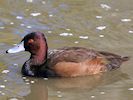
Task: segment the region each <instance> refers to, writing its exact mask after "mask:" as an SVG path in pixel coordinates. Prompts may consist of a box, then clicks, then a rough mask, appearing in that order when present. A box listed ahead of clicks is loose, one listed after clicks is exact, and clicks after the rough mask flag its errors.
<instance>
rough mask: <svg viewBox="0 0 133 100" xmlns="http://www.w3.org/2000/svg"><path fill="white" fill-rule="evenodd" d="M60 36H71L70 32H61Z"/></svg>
mask: <svg viewBox="0 0 133 100" xmlns="http://www.w3.org/2000/svg"><path fill="white" fill-rule="evenodd" d="M60 36H73V34H72V33H61V34H60Z"/></svg>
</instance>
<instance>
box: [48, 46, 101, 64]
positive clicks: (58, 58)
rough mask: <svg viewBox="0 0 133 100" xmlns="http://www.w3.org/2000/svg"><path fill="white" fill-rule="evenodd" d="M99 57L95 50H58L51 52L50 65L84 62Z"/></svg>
mask: <svg viewBox="0 0 133 100" xmlns="http://www.w3.org/2000/svg"><path fill="white" fill-rule="evenodd" d="M98 56H99V53H98V52H97V51H94V50H93V49H86V48H83V47H67V48H61V49H56V50H49V52H48V59H47V60H48V63H49V64H54V65H55V64H57V63H58V62H75V63H79V62H83V61H85V60H87V59H88V60H92V59H94V58H96V57H98Z"/></svg>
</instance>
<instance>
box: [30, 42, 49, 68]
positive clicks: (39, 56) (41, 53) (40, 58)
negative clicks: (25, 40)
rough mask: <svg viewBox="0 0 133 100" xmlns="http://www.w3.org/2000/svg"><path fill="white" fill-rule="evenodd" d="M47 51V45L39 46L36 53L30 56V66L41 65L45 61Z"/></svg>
mask: <svg viewBox="0 0 133 100" xmlns="http://www.w3.org/2000/svg"><path fill="white" fill-rule="evenodd" d="M47 50H48V47H47V44H44V45H41V46H40V48H39V50H37V51H36V53H34V54H31V57H30V60H31V62H32V65H36V66H41V65H43V64H44V63H45V62H46V60H47Z"/></svg>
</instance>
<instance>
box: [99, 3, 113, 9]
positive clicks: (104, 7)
mask: <svg viewBox="0 0 133 100" xmlns="http://www.w3.org/2000/svg"><path fill="white" fill-rule="evenodd" d="M100 6H101V7H102V8H103V9H105V10H109V9H111V7H110V6H109V5H107V4H100Z"/></svg>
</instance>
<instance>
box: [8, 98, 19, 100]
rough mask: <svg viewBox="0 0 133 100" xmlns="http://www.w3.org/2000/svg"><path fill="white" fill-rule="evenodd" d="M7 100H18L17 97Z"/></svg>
mask: <svg viewBox="0 0 133 100" xmlns="http://www.w3.org/2000/svg"><path fill="white" fill-rule="evenodd" d="M9 100H18V99H17V98H10V99H9Z"/></svg>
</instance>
